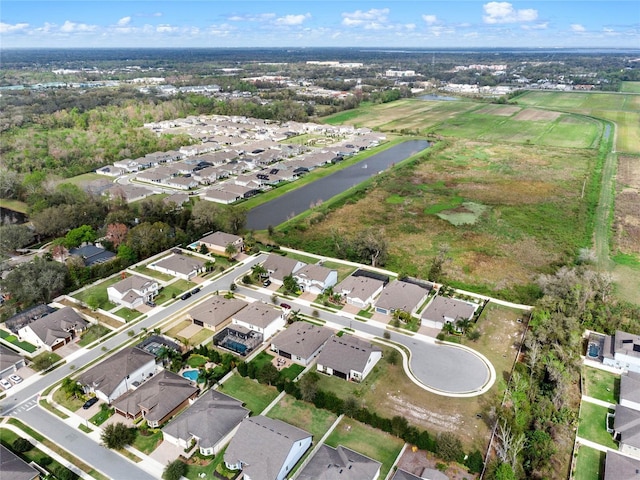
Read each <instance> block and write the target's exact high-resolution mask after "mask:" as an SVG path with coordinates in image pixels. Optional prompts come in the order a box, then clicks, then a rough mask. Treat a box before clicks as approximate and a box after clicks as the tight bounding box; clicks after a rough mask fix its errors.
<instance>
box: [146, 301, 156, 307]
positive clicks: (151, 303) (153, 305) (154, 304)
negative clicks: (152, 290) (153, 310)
mask: <svg viewBox="0 0 640 480" xmlns="http://www.w3.org/2000/svg"><path fill="white" fill-rule="evenodd" d="M146 303H147V305H148V306H150V307H155V306H156V302H152V301H151V300H149V301H148V302H146Z"/></svg>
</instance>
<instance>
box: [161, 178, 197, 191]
mask: <svg viewBox="0 0 640 480" xmlns="http://www.w3.org/2000/svg"><path fill="white" fill-rule="evenodd" d="M164 183H165V185H167V186H168V187H172V188H178V189H180V190H190V189H192V188H196V187H197V186H198V182H197V181H196V179H195V178H193V177H171V178H169V179H167V180H166V181H165V182H164Z"/></svg>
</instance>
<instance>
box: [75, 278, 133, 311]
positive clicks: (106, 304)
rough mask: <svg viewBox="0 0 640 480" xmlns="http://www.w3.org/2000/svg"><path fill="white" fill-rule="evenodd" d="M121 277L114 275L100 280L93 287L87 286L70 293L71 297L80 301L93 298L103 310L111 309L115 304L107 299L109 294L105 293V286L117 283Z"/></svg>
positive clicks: (86, 301) (87, 300) (85, 301)
mask: <svg viewBox="0 0 640 480" xmlns="http://www.w3.org/2000/svg"><path fill="white" fill-rule="evenodd" d="M120 280H122V278H120V276H119V275H116V276H114V277H112V278H109V279H107V280H105V281H104V282H100V283H98V284H96V285H94V286H93V287H89V288H87V289H86V290H83V291H81V292H78V293H76V294H74V295H72V297H73V298H75V299H77V300H80V301H81V302H84V303H88V302H89V299H92V300H95V302H96V305H97V306H98V308H102V309H103V310H111V309H112V308H115V306H116V304H115V303H112V302H110V301H109V295H108V294H107V288H109V287H110V286H112V285H114V284H116V283H118V282H119V281H120Z"/></svg>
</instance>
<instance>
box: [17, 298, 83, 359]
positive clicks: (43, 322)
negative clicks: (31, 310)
mask: <svg viewBox="0 0 640 480" xmlns="http://www.w3.org/2000/svg"><path fill="white" fill-rule="evenodd" d="M88 325H89V322H87V321H86V320H85V319H84V318H82V317H81V316H80V315H78V313H77V312H76V311H75V310H74V309H73V308H71V307H64V308H61V309H60V310H56V311H55V312H52V313H50V314H48V315H46V316H44V317H41V318H38V319H37V320H34V321H32V322H30V323H28V324H27V325H25V326H23V327H22V328H20V329H19V330H18V336H19V337H20V339H21V340H24V341H25V342H29V343H32V344H33V345H35V346H36V347H38V348H41V347H42V348H45V349H46V350H49V351H53V350H57V349H58V348H60V347H63V346H64V345H66V344H67V343H69V342H71V341H72V340H73V339H74V338H75V337H76V336H77V335H78V334H79V333H80V332H82V331H83V330H85V329H86V328H87V326H88Z"/></svg>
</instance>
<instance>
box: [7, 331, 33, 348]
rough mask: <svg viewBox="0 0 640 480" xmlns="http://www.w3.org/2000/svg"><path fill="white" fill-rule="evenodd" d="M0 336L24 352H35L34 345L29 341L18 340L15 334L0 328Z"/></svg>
mask: <svg viewBox="0 0 640 480" xmlns="http://www.w3.org/2000/svg"><path fill="white" fill-rule="evenodd" d="M0 337H1V338H3V339H4V340H6V341H7V342H9V343H13V344H14V345H16V346H17V347H20V348H21V349H22V350H24V351H25V352H28V353H33V352H35V351H36V350H37V348H36V347H34V346H33V345H31V344H30V343H29V342H22V341H20V340H18V337H16V336H15V335H12V334H10V333H9V332H7V331H6V330H0Z"/></svg>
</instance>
